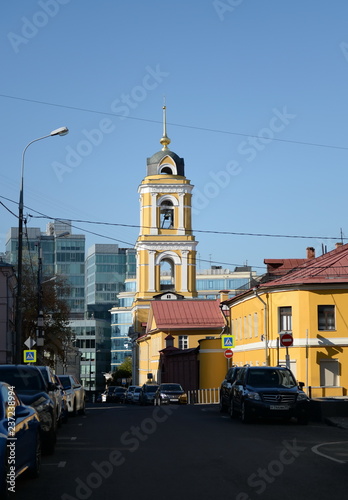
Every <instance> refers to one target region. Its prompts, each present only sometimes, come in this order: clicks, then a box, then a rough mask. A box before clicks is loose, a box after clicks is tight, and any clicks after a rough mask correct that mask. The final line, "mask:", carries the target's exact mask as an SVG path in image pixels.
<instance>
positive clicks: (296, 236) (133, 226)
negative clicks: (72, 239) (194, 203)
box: [0, 195, 348, 246]
mask: <svg viewBox="0 0 348 500" xmlns="http://www.w3.org/2000/svg"><path fill="white" fill-rule="evenodd" d="M0 198H2V199H4V200H6V201H9V202H11V203H15V204H18V203H17V202H16V201H14V200H11V199H10V198H6V197H5V196H1V195H0ZM1 204H2V205H4V204H3V203H1ZM4 207H5V208H6V210H9V209H8V208H7V207H6V206H5V205H4ZM25 208H26V209H28V210H31V211H32V212H35V213H36V214H39V215H32V214H28V217H32V218H33V219H49V220H57V221H59V220H61V219H60V218H59V217H52V216H50V215H47V214H44V213H42V212H39V211H38V210H35V209H33V208H30V207H28V206H25ZM11 213H12V212H11ZM13 215H14V214H13ZM16 217H17V216H16ZM62 220H69V221H70V222H75V223H78V224H93V225H102V226H112V227H127V228H131V229H155V228H153V227H152V226H140V225H138V224H125V223H118V222H105V221H91V220H83V219H70V218H68V219H67V218H65V219H62ZM73 227H76V226H73ZM76 229H80V230H81V231H85V232H88V233H91V234H95V235H96V236H101V237H105V238H108V239H113V238H112V237H108V236H104V235H102V234H98V233H95V232H93V231H88V230H87V229H81V228H79V227H76ZM173 231H176V228H173ZM190 232H191V233H204V234H221V235H226V236H252V237H259V238H293V239H315V240H337V239H339V240H341V241H344V240H348V238H343V237H342V234H343V233H342V232H341V233H340V236H339V237H337V236H309V235H299V234H270V233H249V232H248V233H247V232H235V231H215V230H212V229H191V230H190ZM117 241H120V240H117ZM122 243H125V244H127V245H131V246H134V243H129V242H123V241H122Z"/></svg>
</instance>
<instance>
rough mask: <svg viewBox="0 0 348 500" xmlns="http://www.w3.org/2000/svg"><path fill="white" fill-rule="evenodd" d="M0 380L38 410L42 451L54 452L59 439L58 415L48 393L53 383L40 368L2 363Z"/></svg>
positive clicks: (23, 401) (23, 400)
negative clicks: (47, 380) (47, 381)
mask: <svg viewBox="0 0 348 500" xmlns="http://www.w3.org/2000/svg"><path fill="white" fill-rule="evenodd" d="M0 381H2V382H7V383H8V384H9V385H10V386H12V387H14V388H15V390H16V392H17V394H18V397H19V398H20V400H21V401H22V403H24V404H26V405H28V406H32V407H33V408H34V409H35V410H36V411H37V413H38V415H39V419H40V424H41V425H40V434H41V442H42V452H43V453H46V454H51V453H53V452H54V448H55V444H56V440H57V415H56V411H55V406H54V402H53V401H52V399H51V398H50V396H49V394H48V392H49V391H50V390H52V389H53V387H52V388H51V384H50V383H49V384H46V383H45V379H44V378H43V376H42V373H41V372H40V370H39V369H38V368H37V367H36V366H30V365H0ZM54 388H56V387H54Z"/></svg>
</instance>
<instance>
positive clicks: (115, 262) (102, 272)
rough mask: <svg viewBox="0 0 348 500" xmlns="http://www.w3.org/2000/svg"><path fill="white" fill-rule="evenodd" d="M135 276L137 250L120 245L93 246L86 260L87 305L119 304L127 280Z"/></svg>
mask: <svg viewBox="0 0 348 500" xmlns="http://www.w3.org/2000/svg"><path fill="white" fill-rule="evenodd" d="M129 275H135V250H134V249H133V248H119V247H118V245H107V244H105V245H102V244H97V245H93V246H92V247H91V248H89V249H88V253H87V258H86V304H87V306H88V305H90V304H107V305H108V306H107V307H109V308H110V307H112V306H113V305H117V304H118V298H117V296H118V294H119V293H120V292H122V291H123V290H124V282H125V279H126V278H127V277H128V276H129Z"/></svg>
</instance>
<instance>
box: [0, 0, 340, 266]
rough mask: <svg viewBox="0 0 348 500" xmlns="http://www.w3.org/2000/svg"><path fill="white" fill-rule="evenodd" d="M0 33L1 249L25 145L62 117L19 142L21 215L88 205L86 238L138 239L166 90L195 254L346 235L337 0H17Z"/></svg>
mask: <svg viewBox="0 0 348 500" xmlns="http://www.w3.org/2000/svg"><path fill="white" fill-rule="evenodd" d="M0 33H1V51H0V58H1V69H2V71H1V84H0V106H1V118H0V134H1V167H0V196H1V198H0V201H1V202H2V203H3V204H4V205H5V206H4V205H0V215H1V217H0V252H1V251H4V249H5V236H6V233H7V231H8V229H9V228H10V227H11V226H17V218H16V214H17V213H18V205H17V203H18V198H19V184H20V169H21V156H22V152H23V149H24V147H25V146H26V145H27V144H28V143H29V142H30V141H32V140H34V139H36V138H38V137H42V136H44V135H46V134H49V133H50V132H51V131H52V130H54V129H56V128H58V127H61V126H67V127H68V128H69V130H70V133H69V135H67V136H65V137H52V138H51V137H50V138H48V139H44V140H42V141H38V142H36V143H35V144H32V145H31V146H30V147H29V148H28V150H27V152H26V156H25V173H24V203H25V205H26V206H27V207H29V208H27V209H26V210H25V212H26V214H30V215H31V217H29V219H28V225H29V226H30V227H41V228H42V229H43V230H44V229H45V227H46V224H47V222H48V221H49V220H50V219H49V218H48V217H51V218H62V219H72V220H75V221H84V222H73V225H74V226H76V229H75V230H74V232H76V233H83V232H85V233H86V236H87V246H90V245H92V244H93V243H115V242H116V243H119V245H120V246H132V245H134V243H135V241H136V238H137V235H138V232H139V230H138V229H137V228H136V227H127V226H137V225H138V224H139V200H138V193H137V189H138V185H139V184H140V182H141V181H142V179H143V178H144V176H145V175H146V158H147V157H149V156H152V155H153V154H154V153H155V152H156V151H158V150H160V149H161V145H160V144H159V139H160V138H161V136H162V104H163V97H164V96H165V98H166V104H167V121H168V126H167V132H168V136H169V137H170V138H171V141H172V142H171V144H170V148H171V149H172V150H173V151H174V152H175V153H177V154H178V155H179V156H181V157H183V158H184V159H185V173H186V177H187V178H188V179H190V180H191V183H192V184H193V185H194V186H195V188H194V202H193V205H194V215H193V227H194V229H195V230H196V233H195V234H196V239H197V241H199V245H198V254H199V255H198V256H199V258H200V259H201V261H200V263H199V268H201V269H204V268H206V267H208V266H209V263H210V262H211V263H212V264H222V265H223V266H224V267H230V268H233V267H234V266H235V265H243V264H245V263H246V262H247V263H248V264H249V265H251V266H254V267H255V270H257V271H258V272H262V271H263V269H264V266H263V260H264V259H265V258H290V257H294V258H295V257H296V258H300V257H305V254H306V251H305V249H306V247H307V246H314V247H315V249H316V253H317V255H320V254H321V249H322V244H325V245H327V248H328V250H329V249H332V248H333V247H334V243H335V241H338V240H339V238H340V233H341V230H342V232H343V237H344V238H345V237H346V236H347V237H348V227H347V224H346V211H347V210H346V199H347V182H348V179H347V177H348V169H347V165H348V143H347V116H348V99H347V88H348V3H347V2H346V1H345V0H334V1H333V2H328V1H323V0H306V1H305V2H303V0H288V1H286V0H283V1H279V0H222V1H214V0H213V1H212V0H196V1H194V0H190V1H188V0H177V1H175V2H174V1H173V0H171V1H168V0H161V1H159V0H158V1H157V0H149V1H147V2H144V1H143V0H133V1H131V0H129V1H127V2H124V1H119V0H99V1H98V2H96V1H92V0H41V1H37V0H35V1H32V0H17V1H15V2H2V6H1V16H0ZM8 209H9V210H11V211H12V212H13V214H12V213H10V212H9V211H8ZM39 214H43V216H44V217H42V218H38V217H41V216H39ZM85 221H90V222H103V223H109V224H115V226H110V225H104V224H91V223H87V222H85ZM87 231H91V232H94V233H98V235H99V236H97V235H93V234H89V233H87ZM240 233H246V234H244V235H241V234H240ZM257 235H258V236H257ZM265 235H269V236H265ZM275 235H282V236H286V237H274V236H275ZM295 236H304V238H299V237H295ZM344 241H347V240H344Z"/></svg>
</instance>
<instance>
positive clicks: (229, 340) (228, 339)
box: [221, 335, 234, 349]
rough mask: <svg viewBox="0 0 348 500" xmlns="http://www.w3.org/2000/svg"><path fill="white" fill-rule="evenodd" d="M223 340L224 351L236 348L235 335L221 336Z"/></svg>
mask: <svg viewBox="0 0 348 500" xmlns="http://www.w3.org/2000/svg"><path fill="white" fill-rule="evenodd" d="M221 340H222V348H223V349H231V347H234V336H233V335H221Z"/></svg>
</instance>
